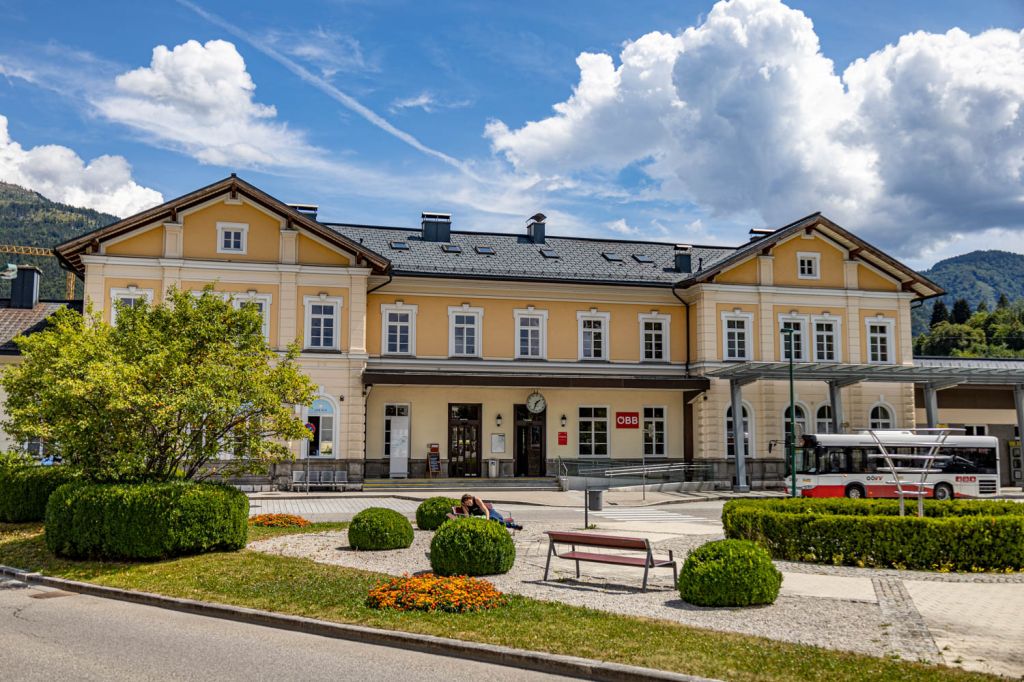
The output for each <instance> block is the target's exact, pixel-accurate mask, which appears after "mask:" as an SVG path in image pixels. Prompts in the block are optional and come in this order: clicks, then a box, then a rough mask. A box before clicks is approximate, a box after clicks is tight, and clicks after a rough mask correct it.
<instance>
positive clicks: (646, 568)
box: [640, 566, 651, 592]
mask: <svg viewBox="0 0 1024 682" xmlns="http://www.w3.org/2000/svg"><path fill="white" fill-rule="evenodd" d="M650 570H651V569H650V566H644V586H643V589H641V590H640V591H641V592H646V591H647V573H648V572H649V571H650Z"/></svg>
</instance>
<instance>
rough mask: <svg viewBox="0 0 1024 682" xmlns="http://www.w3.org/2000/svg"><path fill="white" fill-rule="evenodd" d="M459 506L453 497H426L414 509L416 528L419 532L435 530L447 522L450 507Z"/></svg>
mask: <svg viewBox="0 0 1024 682" xmlns="http://www.w3.org/2000/svg"><path fill="white" fill-rule="evenodd" d="M457 504H461V502H460V501H459V500H456V499H455V498H454V497H428V498H427V499H425V500H423V501H422V502H420V506H418V507H416V527H417V528H419V529H420V530H437V529H438V528H440V527H441V524H442V523H444V522H445V521H447V520H448V514H450V513H451V511H452V507H454V506H455V505H457Z"/></svg>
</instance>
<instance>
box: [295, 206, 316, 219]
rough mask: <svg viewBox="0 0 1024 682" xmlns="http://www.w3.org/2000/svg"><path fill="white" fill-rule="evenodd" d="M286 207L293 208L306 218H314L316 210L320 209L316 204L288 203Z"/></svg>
mask: <svg viewBox="0 0 1024 682" xmlns="http://www.w3.org/2000/svg"><path fill="white" fill-rule="evenodd" d="M288 208H293V209H295V210H296V211H298V212H299V213H301V214H302V215H304V216H306V217H307V218H312V219H313V220H316V214H317V211H319V210H320V207H319V206H317V205H316V204H288Z"/></svg>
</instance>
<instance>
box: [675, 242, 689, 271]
mask: <svg viewBox="0 0 1024 682" xmlns="http://www.w3.org/2000/svg"><path fill="white" fill-rule="evenodd" d="M675 264H676V272H682V273H686V274H690V273H691V272H693V254H691V253H690V247H689V246H677V247H676V257H675Z"/></svg>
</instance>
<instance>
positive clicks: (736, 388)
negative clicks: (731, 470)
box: [729, 379, 750, 493]
mask: <svg viewBox="0 0 1024 682" xmlns="http://www.w3.org/2000/svg"><path fill="white" fill-rule="evenodd" d="M729 393H730V395H731V397H732V442H733V450H734V451H735V453H736V484H735V485H734V486H733V487H732V489H733V492H737V493H748V492H750V486H749V485H747V453H746V444H745V443H744V442H743V441H744V431H743V384H742V383H740V382H739V381H736V380H735V379H733V380H732V381H730V382H729Z"/></svg>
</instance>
